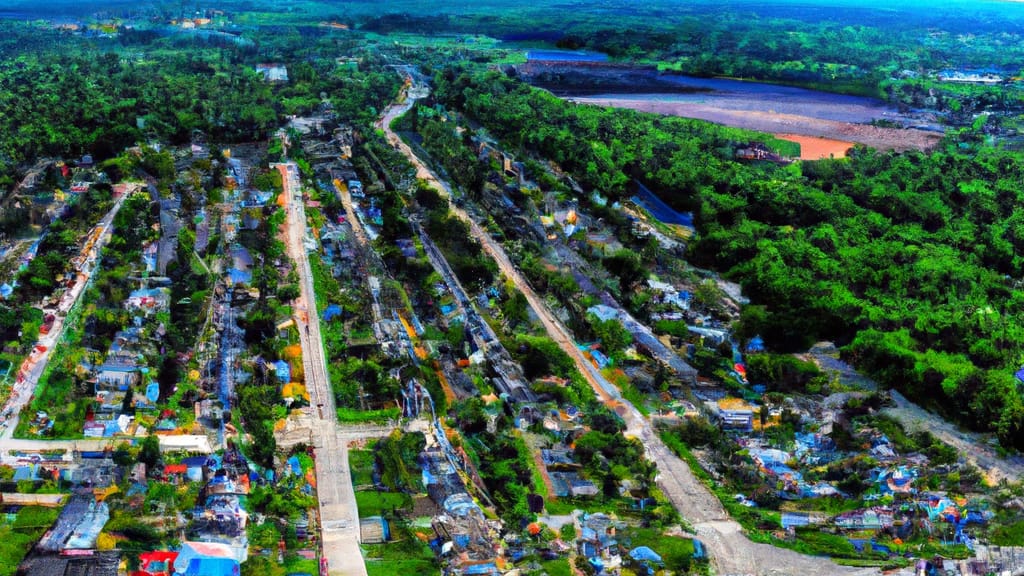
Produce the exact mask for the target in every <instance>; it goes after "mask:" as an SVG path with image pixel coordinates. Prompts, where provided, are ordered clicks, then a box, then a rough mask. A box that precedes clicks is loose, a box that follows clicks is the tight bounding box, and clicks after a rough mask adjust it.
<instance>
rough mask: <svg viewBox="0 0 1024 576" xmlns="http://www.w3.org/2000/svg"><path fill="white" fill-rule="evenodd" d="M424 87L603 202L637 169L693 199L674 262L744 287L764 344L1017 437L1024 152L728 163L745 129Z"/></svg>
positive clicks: (680, 201)
mask: <svg viewBox="0 0 1024 576" xmlns="http://www.w3.org/2000/svg"><path fill="white" fill-rule="evenodd" d="M437 86H438V91H437V97H438V98H439V99H440V100H441V101H442V102H443V103H444V104H445V105H446V106H448V107H449V108H452V109H457V110H459V111H462V112H464V113H466V114H467V115H468V116H470V117H471V118H473V119H474V120H475V121H477V122H479V123H481V124H482V125H483V126H484V127H485V128H487V130H489V131H490V132H491V133H492V134H495V135H496V136H498V137H499V138H501V139H502V140H504V141H505V142H506V143H508V144H509V145H510V146H512V147H513V148H516V147H518V148H521V149H523V150H524V151H527V152H529V153H532V154H537V155H540V156H544V157H547V158H550V159H552V160H554V161H556V162H558V163H559V164H560V165H561V166H562V167H563V168H564V169H566V170H567V171H569V172H570V173H572V174H573V175H574V176H575V177H577V178H578V179H579V180H580V181H581V182H582V183H583V184H584V185H585V186H587V187H590V188H595V189H597V190H599V191H601V192H604V193H606V194H609V195H611V196H612V197H613V198H615V197H618V196H620V195H621V194H623V193H624V192H625V191H626V190H627V188H628V184H629V181H630V179H632V178H637V179H640V180H642V181H643V182H644V183H645V184H646V185H647V186H648V187H649V188H651V189H652V190H653V191H655V193H657V194H659V195H660V196H661V197H662V198H663V199H664V200H665V201H666V202H668V203H669V204H671V205H673V207H675V208H676V209H681V210H693V211H694V212H695V222H696V224H697V226H698V229H699V232H700V235H699V239H698V240H697V241H696V242H695V243H693V244H692V245H691V247H690V250H689V258H690V259H691V260H692V261H693V262H694V263H695V264H697V265H699V266H708V267H714V268H716V269H718V270H720V271H722V272H724V273H725V274H726V275H727V276H729V277H731V278H733V279H736V280H738V281H739V282H741V283H742V285H743V288H744V292H745V294H746V295H748V296H749V297H750V298H751V300H752V302H753V305H751V306H749V307H747V308H746V310H745V311H744V313H743V316H742V318H741V321H740V323H739V325H738V326H737V334H738V336H739V337H741V338H747V337H751V336H753V335H754V334H757V333H759V334H761V335H762V336H764V337H765V339H766V340H767V341H768V342H769V344H770V345H771V346H772V347H774V348H775V349H776V350H780V351H795V350H801V349H805V348H806V347H807V346H808V345H810V344H811V343H813V342H814V341H817V340H825V339H829V340H834V341H836V342H837V343H838V344H840V345H843V346H846V347H845V349H844V353H845V354H846V355H847V356H848V357H849V358H851V359H852V360H853V361H854V362H855V363H856V365H857V366H858V367H859V368H861V369H862V370H865V371H866V372H867V373H869V374H871V375H872V376H874V377H875V378H877V379H878V380H879V381H880V382H881V383H882V384H883V385H887V386H891V387H895V388H898V389H900V390H902V391H904V392H905V393H906V394H908V395H909V396H910V397H912V398H913V399H915V400H917V401H919V402H922V403H924V404H926V405H929V406H931V407H933V408H935V409H937V410H939V411H940V412H942V413H944V414H945V415H947V416H948V417H950V418H952V419H954V420H956V421H958V422H960V423H962V424H965V425H967V426H970V427H972V428H974V429H978V430H990V431H994V432H996V433H998V435H999V438H1000V440H1001V441H1002V442H1003V443H1004V444H1006V445H1013V446H1017V447H1024V435H1022V434H1020V432H1021V429H1022V426H1024V403H1022V400H1021V393H1020V386H1019V382H1017V381H1016V380H1015V378H1014V376H1013V372H1014V371H1015V370H1016V369H1017V368H1018V367H1019V366H1018V364H1019V362H1020V361H1021V358H1022V357H1024V344H1022V343H1024V322H1022V318H1024V292H1021V290H1020V289H1019V286H1017V284H1016V282H1015V280H1014V278H1020V277H1021V275H1022V274H1024V258H1022V257H1021V256H1020V255H1021V254H1024V215H1022V214H1021V213H1020V212H1019V211H1015V207H1016V206H1018V205H1019V204H1020V203H1021V202H1022V201H1024V191H1021V190H1020V187H1019V186H1017V185H1016V184H1015V182H1019V181H1020V179H1021V177H1022V176H1024V162H1022V160H1021V159H1020V158H1019V157H1018V156H1017V155H1015V154H1013V153H1010V152H1005V151H1001V150H996V149H991V148H986V149H981V150H980V151H978V152H970V153H966V152H961V151H958V150H957V148H956V147H954V146H950V147H949V149H947V150H942V151H937V152H934V153H930V154H926V153H921V152H912V153H907V154H902V155H901V154H895V153H879V152H875V151H871V150H866V149H862V148H858V149H856V150H855V151H854V153H853V154H852V156H851V158H849V159H845V160H822V161H818V162H805V163H800V164H793V165H790V166H785V167H780V166H775V165H771V164H744V163H739V162H736V161H735V160H733V158H732V156H733V150H734V149H735V147H736V146H737V145H739V143H742V142H746V141H749V140H751V139H754V138H756V136H755V135H753V134H752V133H750V132H746V131H742V130H735V129H731V128H725V127H721V126H716V125H712V124H708V123H704V122H699V121H693V120H684V119H679V118H661V117H656V116H653V115H648V114H642V113H638V112H634V111H629V110H611V109H600V108H596V107H590V106H581V105H575V104H571V103H567V102H563V101H561V100H559V99H557V98H555V97H552V96H550V95H549V94H547V93H544V92H541V91H538V90H533V89H531V88H529V87H527V86H525V85H523V84H522V83H520V82H517V81H515V80H513V79H511V78H508V77H507V76H505V75H503V74H500V73H496V72H486V73H477V74H459V73H457V72H455V71H452V70H449V71H447V72H445V73H443V74H441V75H439V77H438V79H437Z"/></svg>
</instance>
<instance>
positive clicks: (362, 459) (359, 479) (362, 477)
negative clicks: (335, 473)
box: [348, 450, 373, 488]
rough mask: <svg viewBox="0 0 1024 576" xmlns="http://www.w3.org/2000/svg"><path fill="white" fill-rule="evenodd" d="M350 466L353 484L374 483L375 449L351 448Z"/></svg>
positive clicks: (355, 485)
mask: <svg viewBox="0 0 1024 576" xmlns="http://www.w3.org/2000/svg"><path fill="white" fill-rule="evenodd" d="M348 467H349V470H351V471H352V486H354V487H357V488H358V487H359V486H369V485H372V484H373V451H371V450H350V451H349V453H348Z"/></svg>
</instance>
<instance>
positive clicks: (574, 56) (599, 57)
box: [526, 50, 608, 62]
mask: <svg viewBox="0 0 1024 576" xmlns="http://www.w3.org/2000/svg"><path fill="white" fill-rule="evenodd" d="M526 60H527V61H530V62H607V61H608V55H607V54H602V53H600V52H584V51H574V50H530V51H528V52H527V53H526Z"/></svg>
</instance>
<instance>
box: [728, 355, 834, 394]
mask: <svg viewBox="0 0 1024 576" xmlns="http://www.w3.org/2000/svg"><path fill="white" fill-rule="evenodd" d="M746 360H747V363H746V364H747V378H748V379H749V380H750V381H751V382H753V383H755V384H765V385H767V386H768V389H769V390H772V391H777V392H783V393H793V392H798V393H806V392H808V391H809V390H808V385H809V384H810V383H811V382H812V381H814V380H815V379H819V378H820V377H821V371H820V370H818V367H817V366H816V365H815V364H814V363H813V362H809V361H805V360H800V359H799V358H796V357H794V356H789V355H782V354H751V355H750V356H748V357H747V359H746ZM819 388H820V387H819ZM819 391H820V390H819Z"/></svg>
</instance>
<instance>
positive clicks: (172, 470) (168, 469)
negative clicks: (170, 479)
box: [164, 464, 188, 474]
mask: <svg viewBox="0 0 1024 576" xmlns="http://www.w3.org/2000/svg"><path fill="white" fill-rule="evenodd" d="M164 472H165V473H166V474H184V473H185V472H188V466H186V465H184V464H168V465H167V466H164Z"/></svg>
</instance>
